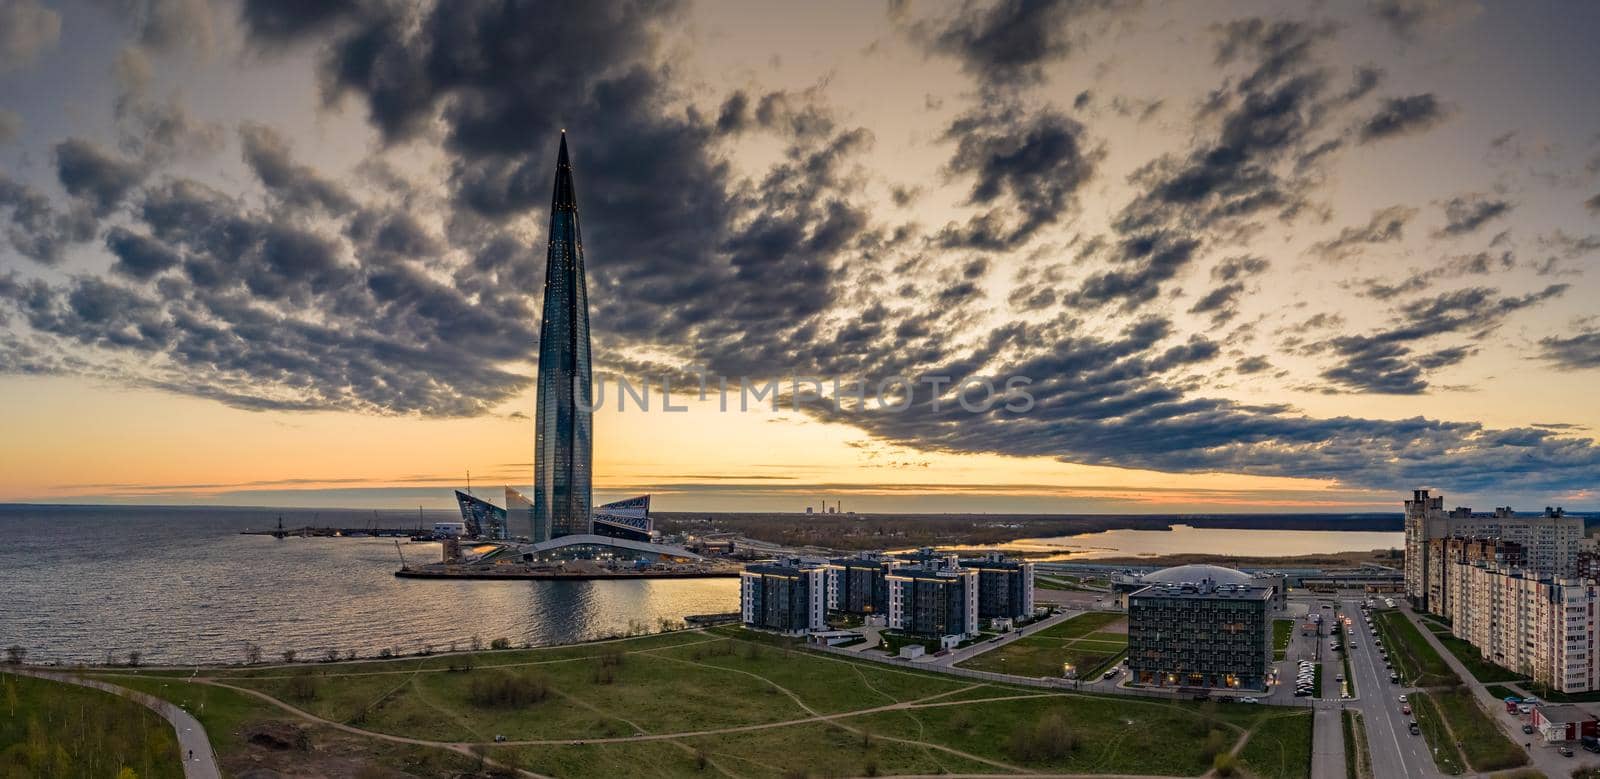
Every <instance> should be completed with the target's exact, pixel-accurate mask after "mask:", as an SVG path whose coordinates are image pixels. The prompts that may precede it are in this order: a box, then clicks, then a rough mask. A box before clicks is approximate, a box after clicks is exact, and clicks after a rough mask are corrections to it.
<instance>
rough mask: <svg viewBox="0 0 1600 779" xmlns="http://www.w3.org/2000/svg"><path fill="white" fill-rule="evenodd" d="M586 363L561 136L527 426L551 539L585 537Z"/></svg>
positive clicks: (537, 507) (540, 516) (579, 256)
mask: <svg viewBox="0 0 1600 779" xmlns="http://www.w3.org/2000/svg"><path fill="white" fill-rule="evenodd" d="M592 386H593V385H592V379H591V374H590V363H589V293H588V286H587V283H586V281H585V279H584V269H583V238H582V234H581V233H580V231H579V229H578V195H577V189H576V188H575V187H574V186H573V183H572V163H571V161H570V160H569V159H568V157H567V134H566V131H565V130H563V131H562V133H561V150H560V151H559V152H557V154H556V178H555V191H554V193H553V194H552V195H551V198H550V244H549V250H548V253H547V256H546V261H545V272H544V319H543V320H542V322H541V323H540V327H539V388H538V399H537V401H536V409H535V422H534V429H535V432H534V456H533V471H534V473H533V479H534V481H533V515H532V517H531V518H530V519H531V520H532V525H533V529H534V532H533V533H530V536H532V537H536V536H537V535H539V533H538V529H542V528H549V531H550V538H558V537H560V536H564V535H572V534H575V533H588V532H589V531H590V521H591V514H592V508H593V505H594V504H593V495H592V489H591V483H592V481H591V474H590V471H591V469H592V466H593V462H594V416H593V412H592V411H591V409H592V408H593V407H594V403H593V393H592Z"/></svg>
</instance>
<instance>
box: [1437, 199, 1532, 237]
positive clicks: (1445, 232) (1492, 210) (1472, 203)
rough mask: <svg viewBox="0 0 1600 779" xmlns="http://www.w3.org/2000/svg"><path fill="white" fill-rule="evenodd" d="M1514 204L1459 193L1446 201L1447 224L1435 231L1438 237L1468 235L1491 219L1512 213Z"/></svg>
mask: <svg viewBox="0 0 1600 779" xmlns="http://www.w3.org/2000/svg"><path fill="white" fill-rule="evenodd" d="M1512 208H1514V206H1513V205H1512V204H1511V203H1509V202H1507V201H1504V200H1500V199H1498V198H1490V197H1485V196H1484V195H1478V194H1473V195H1457V196H1456V197H1453V198H1450V199H1449V200H1447V201H1445V204H1444V215H1445V220H1446V222H1445V226H1444V227H1442V228H1440V229H1439V231H1438V232H1436V233H1434V235H1435V236H1438V237H1447V236H1457V235H1466V234H1467V233H1471V232H1475V231H1477V229H1478V228H1480V227H1482V226H1483V225H1484V223H1486V222H1488V221H1489V220H1491V219H1495V218H1498V217H1501V216H1505V215H1506V214H1508V213H1511V209H1512Z"/></svg>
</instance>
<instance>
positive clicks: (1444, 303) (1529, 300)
mask: <svg viewBox="0 0 1600 779" xmlns="http://www.w3.org/2000/svg"><path fill="white" fill-rule="evenodd" d="M1566 290H1567V286H1566V285H1564V284H1556V285H1551V286H1549V287H1546V288H1545V289H1543V290H1541V291H1539V292H1533V293H1529V294H1526V295H1521V296H1518V297H1504V296H1497V292H1496V290H1494V289H1491V288H1488V287H1470V288H1467V289H1461V290H1456V291H1454V292H1449V293H1445V294H1442V295H1438V296H1435V297H1433V298H1429V299H1427V300H1425V301H1422V302H1418V303H1413V304H1409V305H1407V306H1404V307H1402V308H1401V309H1400V321H1399V322H1398V323H1397V324H1395V325H1394V326H1392V327H1389V328H1387V329H1384V330H1379V331H1377V332H1374V333H1370V334H1367V335H1341V336H1336V337H1334V338H1331V339H1328V340H1326V341H1323V342H1320V343H1318V344H1315V345H1313V346H1312V347H1310V349H1308V351H1309V352H1310V353H1313V354H1319V353H1323V352H1328V353H1331V354H1332V355H1333V356H1334V357H1336V358H1337V359H1338V361H1339V362H1338V364H1336V365H1334V366H1332V367H1330V368H1328V369H1327V370H1324V371H1323V372H1322V378H1324V379H1327V380H1328V381H1329V382H1330V383H1331V385H1332V386H1331V387H1330V391H1356V392H1374V393H1381V394H1389V395H1416V394H1420V393H1422V392H1424V391H1425V390H1427V389H1428V386H1429V382H1428V373H1429V372H1431V371H1436V370H1439V369H1441V368H1446V367H1449V366H1452V365H1455V364H1457V363H1460V362H1461V361H1462V360H1464V359H1466V358H1467V357H1468V356H1470V355H1471V354H1473V352H1474V350H1473V349H1470V348H1468V347H1465V346H1453V347H1445V348H1438V349H1433V350H1431V351H1426V352H1420V353H1419V352H1418V351H1416V350H1414V349H1413V345H1415V344H1416V343H1418V342H1422V341H1427V340H1430V339H1432V338H1434V337H1436V336H1441V335H1448V334H1452V333H1462V332H1469V333H1472V334H1473V336H1474V338H1475V339H1478V338H1481V337H1482V336H1483V335H1484V334H1486V333H1488V332H1491V331H1493V330H1494V329H1495V328H1496V327H1498V326H1499V325H1500V323H1501V322H1502V321H1504V319H1505V318H1506V317H1507V316H1509V315H1511V314H1512V313H1513V312H1516V311H1519V310H1521V309H1524V308H1528V307H1530V306H1533V305H1537V304H1539V303H1542V302H1544V301H1546V300H1549V299H1551V298H1554V297H1557V296H1559V295H1561V294H1563V293H1564V292H1566Z"/></svg>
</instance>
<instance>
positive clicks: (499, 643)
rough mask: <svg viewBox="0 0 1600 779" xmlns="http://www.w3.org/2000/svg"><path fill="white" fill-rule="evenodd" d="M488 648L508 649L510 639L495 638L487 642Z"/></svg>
mask: <svg viewBox="0 0 1600 779" xmlns="http://www.w3.org/2000/svg"><path fill="white" fill-rule="evenodd" d="M489 648H490V649H510V648H511V639H509V638H497V639H495V640H493V641H490V642H489Z"/></svg>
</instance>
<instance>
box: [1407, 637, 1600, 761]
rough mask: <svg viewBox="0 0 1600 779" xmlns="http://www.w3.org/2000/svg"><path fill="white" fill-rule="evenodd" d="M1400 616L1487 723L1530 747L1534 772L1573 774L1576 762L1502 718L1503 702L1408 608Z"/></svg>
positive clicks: (1514, 722) (1529, 753)
mask: <svg viewBox="0 0 1600 779" xmlns="http://www.w3.org/2000/svg"><path fill="white" fill-rule="evenodd" d="M1401 613H1403V614H1405V615H1406V619H1408V620H1411V624H1413V625H1416V626H1417V630H1419V631H1422V637H1423V639H1424V640H1426V641H1427V642H1428V645H1429V646H1431V647H1433V649H1434V651H1435V652H1438V653H1439V656H1440V657H1442V658H1444V662H1445V665H1448V666H1450V670H1451V671H1454V672H1455V674H1456V676H1458V677H1460V678H1461V683H1462V684H1464V685H1466V687H1467V689H1469V690H1472V696H1473V697H1474V698H1476V699H1477V701H1478V705H1480V706H1482V707H1483V709H1484V713H1485V714H1486V715H1488V717H1489V719H1491V720H1494V723H1495V724H1496V725H1498V726H1500V729H1501V731H1503V732H1504V733H1505V734H1506V737H1507V738H1509V739H1511V743H1513V744H1517V745H1522V744H1530V743H1531V744H1532V745H1533V747H1532V748H1531V749H1529V750H1527V751H1526V754H1527V755H1528V762H1529V765H1531V766H1533V767H1534V768H1537V769H1538V770H1539V771H1541V772H1543V773H1544V774H1545V775H1546V776H1552V777H1555V776H1568V775H1570V774H1571V773H1572V769H1574V768H1576V767H1578V765H1579V761H1574V760H1573V759H1572V758H1567V757H1562V756H1561V754H1560V753H1559V752H1557V751H1556V750H1555V746H1554V745H1551V744H1548V743H1546V742H1545V741H1544V740H1543V739H1542V738H1540V737H1539V736H1538V735H1531V736H1530V735H1527V734H1525V733H1523V732H1522V731H1521V729H1520V727H1521V720H1520V719H1514V718H1512V717H1510V716H1508V715H1507V714H1505V702H1504V701H1502V700H1500V699H1499V698H1496V697H1495V696H1493V695H1490V694H1489V691H1488V690H1487V689H1486V687H1487V685H1485V684H1484V683H1483V682H1480V681H1478V679H1477V677H1475V676H1473V675H1472V672H1471V671H1469V670H1467V666H1466V665H1465V664H1464V663H1462V662H1461V659H1460V658H1458V657H1456V656H1455V654H1453V653H1452V652H1451V651H1450V650H1449V649H1448V648H1446V647H1445V645H1444V644H1443V643H1442V642H1440V641H1439V637H1438V636H1435V635H1434V634H1433V631H1431V630H1429V629H1428V626H1427V625H1425V624H1423V623H1422V621H1421V620H1420V619H1419V618H1418V617H1417V615H1416V613H1415V612H1413V611H1412V610H1411V608H1410V607H1409V606H1407V607H1405V608H1403V609H1401Z"/></svg>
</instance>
